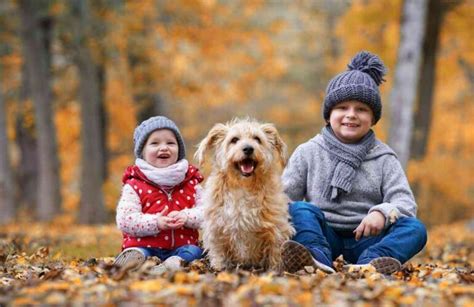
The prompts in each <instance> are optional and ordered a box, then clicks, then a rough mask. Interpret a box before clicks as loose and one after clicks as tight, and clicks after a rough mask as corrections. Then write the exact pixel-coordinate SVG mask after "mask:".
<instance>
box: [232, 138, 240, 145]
mask: <svg viewBox="0 0 474 307" xmlns="http://www.w3.org/2000/svg"><path fill="white" fill-rule="evenodd" d="M238 141H239V138H238V137H233V138H232V140H230V142H231V143H232V144H235V143H237V142H238Z"/></svg>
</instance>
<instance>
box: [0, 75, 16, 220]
mask: <svg viewBox="0 0 474 307" xmlns="http://www.w3.org/2000/svg"><path fill="white" fill-rule="evenodd" d="M0 76H1V68H0ZM6 111H7V107H6V103H5V100H4V98H3V91H2V88H0V212H1V214H0V225H2V224H6V223H8V222H11V221H12V220H13V219H14V218H15V213H16V210H15V206H14V203H13V177H12V173H11V168H10V159H9V146H8V136H7V116H6V113H7V112H6Z"/></svg>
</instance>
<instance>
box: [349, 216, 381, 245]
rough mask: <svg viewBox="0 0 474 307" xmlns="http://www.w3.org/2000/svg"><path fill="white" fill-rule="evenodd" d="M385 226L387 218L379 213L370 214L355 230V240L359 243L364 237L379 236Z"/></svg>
mask: <svg viewBox="0 0 474 307" xmlns="http://www.w3.org/2000/svg"><path fill="white" fill-rule="evenodd" d="M384 226H385V216H384V215H383V214H382V213H381V212H379V211H373V212H371V213H369V214H368V215H367V216H366V217H364V219H363V220H362V222H361V223H360V224H359V226H357V228H356V229H354V233H355V239H356V241H359V240H360V238H361V237H362V235H363V236H364V237H368V236H377V235H379V234H380V233H381V232H382V230H383V227H384Z"/></svg>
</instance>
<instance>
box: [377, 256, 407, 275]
mask: <svg viewBox="0 0 474 307" xmlns="http://www.w3.org/2000/svg"><path fill="white" fill-rule="evenodd" d="M369 264H371V265H372V266H374V267H375V269H376V270H377V272H379V273H380V274H385V275H390V274H392V273H395V272H397V271H400V269H401V268H402V264H401V263H400V261H398V260H397V259H395V258H392V257H378V258H375V259H373V260H372V261H370V262H369Z"/></svg>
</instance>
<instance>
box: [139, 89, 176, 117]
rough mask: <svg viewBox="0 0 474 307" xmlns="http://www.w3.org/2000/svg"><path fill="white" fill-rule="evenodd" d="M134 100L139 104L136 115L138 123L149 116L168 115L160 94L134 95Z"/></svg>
mask: <svg viewBox="0 0 474 307" xmlns="http://www.w3.org/2000/svg"><path fill="white" fill-rule="evenodd" d="M135 101H137V103H138V105H139V106H140V110H139V112H138V115H137V117H138V118H137V120H138V123H141V122H142V121H144V120H146V119H147V118H149V117H151V116H156V115H163V116H168V114H167V112H168V111H167V110H166V106H165V101H164V99H163V98H162V97H161V95H160V94H143V95H136V96H135Z"/></svg>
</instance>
